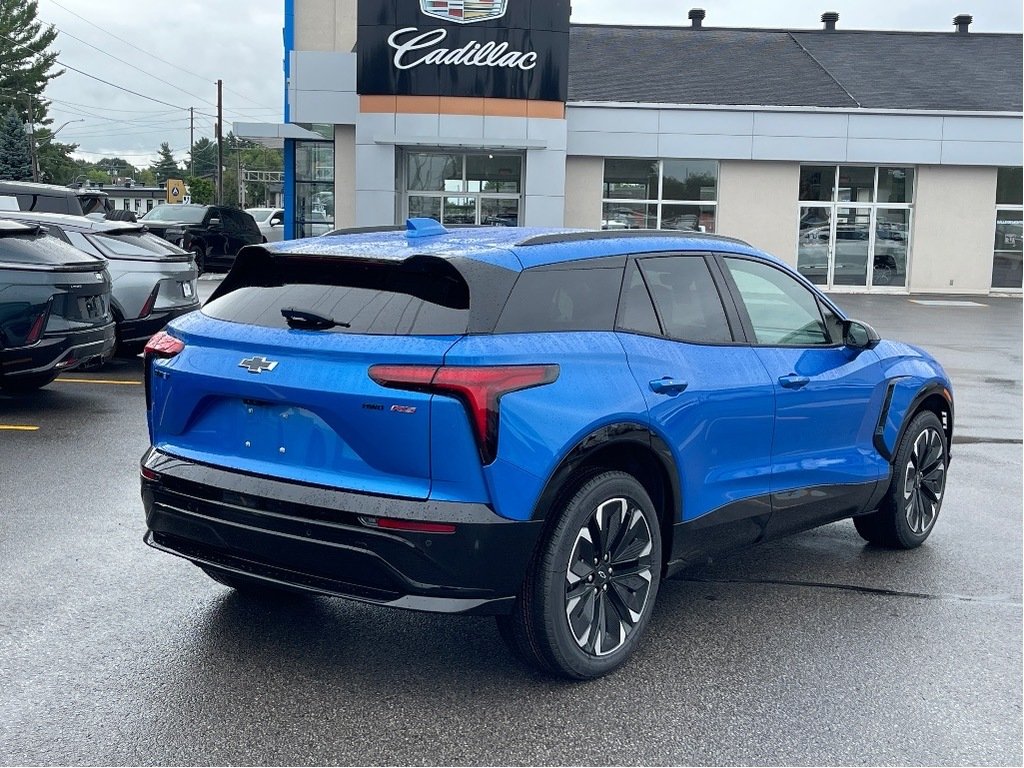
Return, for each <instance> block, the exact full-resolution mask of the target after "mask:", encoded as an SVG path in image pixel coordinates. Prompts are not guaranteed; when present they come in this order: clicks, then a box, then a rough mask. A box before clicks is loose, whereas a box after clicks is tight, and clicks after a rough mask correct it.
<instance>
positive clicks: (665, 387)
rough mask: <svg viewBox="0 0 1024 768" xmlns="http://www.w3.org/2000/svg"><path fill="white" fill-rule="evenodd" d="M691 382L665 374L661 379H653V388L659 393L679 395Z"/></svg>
mask: <svg viewBox="0 0 1024 768" xmlns="http://www.w3.org/2000/svg"><path fill="white" fill-rule="evenodd" d="M688 386H689V384H688V383H687V382H685V381H682V380H681V379H672V378H669V377H668V376H664V377H662V378H660V379H652V380H651V390H652V391H654V392H657V393H658V394H659V395H678V394H679V393H680V392H682V391H683V390H685V389H686V388H687V387H688Z"/></svg>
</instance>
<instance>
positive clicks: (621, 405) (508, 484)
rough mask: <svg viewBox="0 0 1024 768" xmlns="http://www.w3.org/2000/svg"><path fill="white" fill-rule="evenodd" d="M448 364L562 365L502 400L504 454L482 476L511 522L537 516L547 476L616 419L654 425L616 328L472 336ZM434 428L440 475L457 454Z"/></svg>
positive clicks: (498, 507)
mask: <svg viewBox="0 0 1024 768" xmlns="http://www.w3.org/2000/svg"><path fill="white" fill-rule="evenodd" d="M445 362H446V364H448V365H526V364H549V363H555V364H557V365H558V366H559V376H558V380H557V381H555V382H554V383H552V384H548V385H545V386H541V387H535V388H533V389H527V390H522V391H519V392H512V393H510V394H507V395H505V396H504V397H503V398H502V400H501V406H500V408H501V417H500V431H499V435H498V457H497V459H496V460H495V461H494V462H493V463H492V464H490V465H488V466H486V467H485V468H484V472H483V474H484V481H485V483H486V485H487V490H488V495H489V496H490V498H491V499H492V503H493V505H494V508H495V511H496V512H497V513H498V514H499V515H501V516H502V517H505V518H508V519H511V520H527V519H530V518H531V517H532V516H533V515H534V511H535V507H536V505H537V501H538V499H539V498H540V495H541V493H542V491H543V490H544V487H545V485H546V483H547V481H548V479H549V478H550V477H551V475H552V474H553V473H554V471H555V469H556V468H557V467H558V465H559V463H560V462H561V460H562V459H563V458H564V457H565V456H566V455H568V453H569V452H570V451H571V450H572V448H573V447H575V446H576V445H577V444H578V443H579V442H580V441H581V440H582V439H583V438H585V437H586V436H587V435H589V434H591V433H592V432H594V431H595V430H597V429H599V428H601V427H603V426H607V425H610V424H618V423H624V422H631V423H642V424H646V423H648V416H647V406H646V404H645V402H644V398H643V395H642V393H641V392H640V389H639V387H638V386H637V384H636V381H635V380H634V379H633V377H632V375H631V374H630V372H629V368H628V366H627V364H626V356H625V352H624V351H623V349H622V345H621V344H620V343H619V341H618V339H617V338H616V337H615V335H614V334H613V333H603V332H586V333H582V332H581V333H558V334H554V333H524V334H506V335H495V336H468V337H466V338H464V339H463V340H462V341H460V342H459V343H458V344H456V345H455V346H454V347H453V348H452V349H451V350H450V351H449V352H448V355H447V356H446V358H445ZM462 418H463V419H465V418H466V417H465V415H464V413H463V415H462ZM435 423H436V422H435ZM468 430H469V426H468V422H467V423H465V424H464V425H461V424H460V425H458V428H457V431H458V432H460V433H464V434H468ZM432 432H433V435H434V446H433V450H432V452H431V453H432V457H433V466H434V472H435V477H436V473H437V472H439V471H442V472H443V471H445V470H444V466H445V463H446V461H447V460H448V459H449V458H450V459H451V460H452V461H455V460H457V459H458V453H457V452H455V451H448V452H445V451H443V450H442V445H439V443H441V444H443V443H444V442H445V441H447V440H448V439H449V438H448V437H446V436H445V434H446V433H445V432H444V431H442V430H441V429H438V428H435V429H433V430H432Z"/></svg>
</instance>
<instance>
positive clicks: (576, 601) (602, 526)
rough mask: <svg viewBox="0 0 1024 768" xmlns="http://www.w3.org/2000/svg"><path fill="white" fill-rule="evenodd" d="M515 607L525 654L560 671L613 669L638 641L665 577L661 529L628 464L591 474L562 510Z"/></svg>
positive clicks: (509, 630) (502, 624) (579, 674)
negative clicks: (621, 469)
mask: <svg viewBox="0 0 1024 768" xmlns="http://www.w3.org/2000/svg"><path fill="white" fill-rule="evenodd" d="M551 514H553V515H557V516H558V519H557V523H556V524H555V525H554V527H553V528H552V529H551V531H550V534H549V536H548V538H547V540H546V541H545V542H544V543H543V544H542V545H541V550H540V552H539V553H538V555H537V557H536V558H535V560H534V562H533V564H532V566H531V568H530V572H529V574H528V575H527V579H526V582H525V584H524V585H523V589H522V592H521V594H520V595H519V599H518V600H517V601H516V605H515V607H514V608H513V612H512V613H511V614H510V615H508V616H501V617H499V618H498V628H499V631H500V632H501V635H502V637H503V638H504V639H505V641H506V642H507V643H508V644H509V645H510V646H511V647H512V648H513V650H515V651H516V652H517V653H518V654H519V655H520V656H521V657H523V658H524V659H525V660H527V661H528V662H530V663H532V664H534V665H536V666H539V667H540V668H542V669H544V670H547V671H551V672H554V673H556V674H558V675H561V676H564V677H569V678H575V679H587V678H594V677H600V676H601V675H605V674H608V673H609V672H611V671H613V670H614V669H616V668H617V667H619V666H620V665H621V664H623V663H624V662H625V661H626V659H627V658H629V655H630V654H631V653H632V652H633V650H634V648H636V646H637V644H638V642H639V640H640V637H641V636H642V634H643V631H644V629H645V628H646V627H647V624H648V622H649V621H650V616H651V612H652V610H653V608H654V601H655V598H656V596H657V594H658V586H659V584H660V581H661V532H660V528H659V524H658V517H657V514H656V513H655V511H654V504H653V503H652V502H651V499H650V497H649V496H648V495H647V492H646V491H645V490H644V487H643V486H642V485H641V484H640V483H639V482H637V480H636V479H635V478H634V477H632V476H631V475H628V474H626V473H625V472H604V473H602V474H599V475H597V476H595V477H593V478H591V479H590V480H588V481H586V482H585V483H584V484H583V485H582V486H581V487H580V488H579V490H578V491H577V492H576V494H575V495H574V496H573V497H572V498H571V499H570V500H569V502H568V503H567V504H566V505H565V506H564V507H562V508H561V509H554V510H552V512H551Z"/></svg>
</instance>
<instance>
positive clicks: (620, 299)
mask: <svg viewBox="0 0 1024 768" xmlns="http://www.w3.org/2000/svg"><path fill="white" fill-rule="evenodd" d="M145 367H146V382H147V409H148V424H149V431H150V439H151V447H150V449H149V450H148V451H147V453H146V454H145V456H144V457H143V459H142V467H141V473H142V496H143V501H144V506H145V510H146V520H147V527H148V532H147V534H146V541H147V543H148V544H150V545H151V546H153V547H155V548H157V549H160V550H162V551H165V552H168V553H171V554H175V555H178V556H180V557H184V558H186V559H188V560H190V561H192V562H193V563H195V564H197V565H198V566H199V567H200V568H202V569H203V570H204V571H205V572H206V573H207V574H208V575H209V576H210V577H212V578H213V579H215V580H217V581H219V582H222V583H224V584H227V585H229V586H231V587H234V588H236V589H238V590H244V591H249V592H254V593H259V592H261V591H263V592H266V591H274V590H280V589H292V590H300V591H306V592H312V593H315V594H322V595H334V596H341V597H347V598H349V599H354V600H360V601H363V602H367V603H373V604H377V605H385V606H393V607H403V608H411V609H417V610H426V611H437V612H446V613H469V614H494V615H496V616H497V617H498V626H499V629H500V630H501V634H502V636H503V638H504V639H505V640H506V642H507V643H508V644H509V645H510V646H511V647H512V648H513V649H514V650H515V651H516V652H517V653H518V654H519V655H520V656H522V657H523V658H525V659H527V660H528V661H530V662H531V663H532V664H534V665H536V666H538V667H540V668H542V669H545V670H548V671H550V672H553V673H555V674H558V675H562V676H566V677H570V678H577V679H580V678H591V677H596V676H599V675H603V674H606V673H608V672H610V671H612V670H614V669H615V668H617V667H618V666H619V665H621V664H622V663H624V662H625V660H626V659H627V658H628V657H629V655H630V654H631V653H632V651H633V650H634V649H635V647H636V646H637V643H638V642H639V640H640V638H641V636H642V634H643V632H644V629H645V627H646V626H647V624H648V622H649V621H650V617H651V613H652V610H653V607H654V604H655V600H656V597H657V594H658V589H659V586H660V584H661V582H662V580H663V579H664V578H667V577H669V576H672V575H674V574H676V573H678V572H680V571H681V570H682V569H684V568H686V567H687V566H690V565H693V564H695V563H699V562H702V561H703V560H704V559H706V558H707V557H708V556H709V555H711V554H715V553H718V552H722V551H725V550H729V549H734V548H739V547H744V546H748V545H751V544H755V543H760V542H763V541H768V540H772V539H775V538H778V537H781V536H785V535H788V534H792V533H795V532H798V531H803V530H807V529H809V528H813V527H816V526H819V525H823V524H826V523H830V522H834V521H836V520H841V519H844V518H853V521H854V524H855V526H856V529H857V531H858V532H859V533H860V535H861V536H862V537H863V538H864V539H866V540H867V541H869V542H872V543H875V544H877V545H880V546H887V547H893V548H897V549H911V548H915V547H918V546H920V545H921V544H922V543H924V541H925V540H926V539H927V538H928V536H929V534H930V533H931V531H932V530H933V528H934V525H935V523H936V520H937V518H938V515H939V511H940V507H941V504H942V499H943V493H944V488H945V480H946V467H947V464H948V460H949V445H950V441H951V439H952V432H953V396H952V391H951V385H950V382H949V379H948V377H947V376H946V374H945V372H944V371H943V369H942V367H941V366H940V365H939V363H938V362H936V360H935V359H934V358H933V357H931V356H930V355H929V354H928V353H926V352H924V351H923V350H920V349H917V348H914V347H911V346H909V345H905V344H901V343H897V342H893V341H888V340H883V339H880V338H879V337H878V335H877V334H876V333H875V332H874V331H873V330H872V329H871V327H870V326H869V325H867V324H866V323H864V322H859V321H857V320H853V319H850V318H847V317H846V316H845V315H844V313H843V312H842V310H841V309H840V308H839V307H838V306H836V305H835V304H834V303H833V302H832V301H831V300H830V299H829V298H828V297H827V296H825V295H824V294H822V293H821V292H820V291H818V290H817V288H815V286H814V285H812V284H811V283H810V282H809V281H808V280H806V279H805V278H803V277H802V276H801V275H799V274H798V273H796V272H795V271H794V270H792V269H791V268H790V267H788V266H786V265H785V264H783V263H782V262H781V261H779V260H778V259H775V258H774V257H772V256H770V255H768V254H766V253H764V252H762V251H759V250H757V249H756V248H753V247H751V246H750V245H748V244H746V243H744V242H741V241H738V240H734V239H731V238H728V237H722V236H716V235H710V234H704V233H698V232H690V233H688V232H667V231H637V232H621V231H603V232H602V231H594V232H587V231H565V230H537V229H520V228H487V229H460V230H457V231H451V232H449V231H448V230H446V229H445V228H444V227H443V226H441V225H440V224H438V223H437V222H436V221H431V220H427V219H414V220H410V221H409V223H408V225H407V229H406V231H405V232H401V231H398V232H396V231H386V232H385V231H381V232H376V233H366V232H362V233H354V234H347V235H346V234H343V233H341V234H337V235H331V236H327V237H322V238H318V239H317V240H316V241H314V242H312V243H311V242H309V241H306V242H303V241H292V242H288V243H282V244H278V245H271V246H264V247H255V248H248V249H246V250H244V251H243V252H242V253H241V254H240V255H239V258H238V259H237V261H236V263H235V265H234V267H233V268H232V270H231V272H230V273H229V274H228V275H227V277H226V278H225V280H224V281H223V283H222V284H221V285H220V287H219V288H218V289H217V291H216V292H215V293H214V295H213V296H212V298H211V301H209V302H208V303H207V304H206V305H205V306H204V308H203V309H202V311H201V312H197V313H193V314H191V315H189V316H187V317H184V318H180V319H179V320H176V321H174V322H172V323H171V324H170V326H169V327H168V329H167V330H166V331H165V332H163V333H161V334H159V335H158V336H157V337H155V338H154V339H153V340H152V341H151V343H150V344H149V345H148V347H147V355H146V363H145Z"/></svg>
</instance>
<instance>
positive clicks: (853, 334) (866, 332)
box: [843, 320, 882, 349]
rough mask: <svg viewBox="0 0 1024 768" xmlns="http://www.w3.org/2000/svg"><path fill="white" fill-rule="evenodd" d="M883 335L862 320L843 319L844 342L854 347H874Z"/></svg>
mask: <svg viewBox="0 0 1024 768" xmlns="http://www.w3.org/2000/svg"><path fill="white" fill-rule="evenodd" d="M881 340H882V337H881V336H879V335H878V332H877V331H875V329H874V328H872V327H871V326H870V325H868V324H867V323H862V322H861V321H860V320H844V321H843V344H845V345H846V346H848V347H853V348H854V349H873V348H874V347H876V346H878V342H880V341H881Z"/></svg>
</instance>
